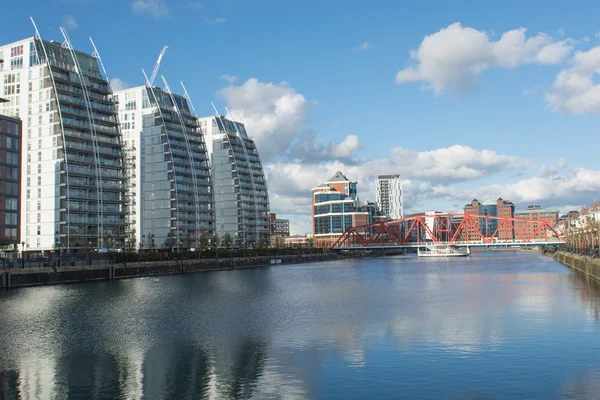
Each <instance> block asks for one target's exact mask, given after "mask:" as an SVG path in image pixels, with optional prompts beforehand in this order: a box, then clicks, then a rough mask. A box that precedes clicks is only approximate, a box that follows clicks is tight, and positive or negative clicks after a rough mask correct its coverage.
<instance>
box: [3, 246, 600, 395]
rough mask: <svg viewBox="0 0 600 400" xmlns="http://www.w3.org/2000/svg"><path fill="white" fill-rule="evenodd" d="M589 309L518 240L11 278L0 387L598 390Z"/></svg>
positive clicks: (598, 359)
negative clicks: (51, 281)
mask: <svg viewBox="0 0 600 400" xmlns="http://www.w3.org/2000/svg"><path fill="white" fill-rule="evenodd" d="M599 311H600V284H598V283H597V282H595V281H587V280H586V278H585V277H582V276H581V275H580V274H578V273H574V272H571V271H570V270H569V269H567V268H565V267H563V266H562V265H560V264H559V263H557V262H555V261H553V260H551V259H549V258H547V257H544V256H541V255H539V254H537V253H530V252H518V251H517V252H486V253H474V254H473V255H472V257H470V258H469V259H447V260H442V259H427V260H424V259H421V260H419V259H417V258H416V257H393V258H381V259H365V260H352V261H340V262H329V263H316V264H304V265H295V266H276V267H272V268H262V269H250V270H238V271H223V272H215V273H204V274H193V275H185V276H169V277H160V278H147V279H134V280H125V281H120V282H113V283H110V282H102V283H89V284H75V285H62V286H48V287H36V288H27V289H18V290H11V291H7V292H0V399H4V398H6V399H13V398H23V399H36V398H40V399H65V398H70V399H115V398H127V399H138V398H144V399H163V398H164V399H188V398H190V399H196V398H258V399H268V398H286V399H287V398H290V399H294V398H318V399H364V398H373V399H381V398H411V399H416V398H431V399H437V398H450V399H488V398H490V399H491V398H494V399H496V398H497V399H502V398H507V399H510V398H514V399H522V398H540V399H542V398H543V399H553V398H580V399H586V398H588V399H596V398H598V396H599V394H598V393H600V323H599V320H598V318H599Z"/></svg>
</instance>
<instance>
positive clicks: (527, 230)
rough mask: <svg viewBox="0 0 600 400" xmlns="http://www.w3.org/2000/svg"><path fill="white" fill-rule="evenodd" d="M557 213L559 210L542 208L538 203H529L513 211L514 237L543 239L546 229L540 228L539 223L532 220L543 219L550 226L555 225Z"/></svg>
mask: <svg viewBox="0 0 600 400" xmlns="http://www.w3.org/2000/svg"><path fill="white" fill-rule="evenodd" d="M559 214H560V211H559V210H557V209H554V208H542V207H541V206H539V205H531V206H529V207H527V209H525V210H520V211H515V219H516V220H515V222H514V225H515V239H528V238H533V239H544V238H545V237H546V234H547V232H546V230H545V229H540V226H539V224H538V223H536V222H532V221H544V222H547V223H548V224H550V225H551V226H557V225H558V217H559ZM519 236H521V237H519Z"/></svg>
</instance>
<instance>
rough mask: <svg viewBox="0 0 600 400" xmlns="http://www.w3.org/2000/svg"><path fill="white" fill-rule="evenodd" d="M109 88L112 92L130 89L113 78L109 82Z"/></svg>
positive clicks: (125, 83)
mask: <svg viewBox="0 0 600 400" xmlns="http://www.w3.org/2000/svg"><path fill="white" fill-rule="evenodd" d="M110 87H111V89H112V90H113V92H116V91H117V90H123V89H127V88H129V87H131V85H130V84H129V83H127V82H124V81H122V80H120V79H119V78H113V79H111V80H110Z"/></svg>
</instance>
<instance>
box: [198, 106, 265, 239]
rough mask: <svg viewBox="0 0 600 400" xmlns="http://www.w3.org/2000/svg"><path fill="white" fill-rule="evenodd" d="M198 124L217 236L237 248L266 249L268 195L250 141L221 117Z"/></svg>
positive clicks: (237, 126)
mask: <svg viewBox="0 0 600 400" xmlns="http://www.w3.org/2000/svg"><path fill="white" fill-rule="evenodd" d="M199 121H200V125H201V128H202V130H203V132H204V133H205V135H206V138H207V145H208V147H209V153H210V154H211V168H212V176H213V181H214V188H215V215H216V232H217V236H218V237H219V239H220V240H221V242H222V243H223V241H224V239H225V238H226V237H230V238H231V241H232V245H234V246H239V247H259V246H268V244H269V242H270V221H269V216H268V212H269V195H268V192H267V183H266V180H265V173H264V170H263V167H262V163H261V161H260V157H259V155H258V150H257V149H256V145H255V143H254V141H253V140H252V139H251V138H250V137H249V136H248V133H247V132H246V128H245V126H244V124H242V123H240V122H237V121H232V120H230V119H227V118H224V117H221V116H219V117H207V118H200V119H199Z"/></svg>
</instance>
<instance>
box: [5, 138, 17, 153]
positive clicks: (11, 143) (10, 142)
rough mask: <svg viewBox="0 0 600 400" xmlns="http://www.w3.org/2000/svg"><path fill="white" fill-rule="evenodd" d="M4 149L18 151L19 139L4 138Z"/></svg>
mask: <svg viewBox="0 0 600 400" xmlns="http://www.w3.org/2000/svg"><path fill="white" fill-rule="evenodd" d="M6 148H8V149H13V150H18V149H19V139H16V138H12V137H10V136H7V137H6Z"/></svg>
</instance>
